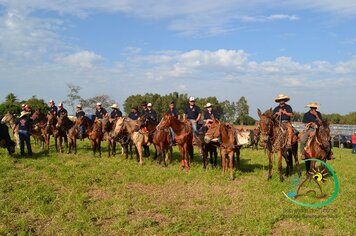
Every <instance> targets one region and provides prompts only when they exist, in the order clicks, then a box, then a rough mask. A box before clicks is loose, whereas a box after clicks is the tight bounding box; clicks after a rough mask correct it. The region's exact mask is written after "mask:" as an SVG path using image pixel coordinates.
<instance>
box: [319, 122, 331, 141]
mask: <svg viewBox="0 0 356 236" xmlns="http://www.w3.org/2000/svg"><path fill="white" fill-rule="evenodd" d="M318 136H319V138H320V139H321V142H322V144H323V146H328V145H330V140H331V135H330V127H329V124H328V123H327V122H325V121H323V123H322V125H321V126H319V128H318Z"/></svg>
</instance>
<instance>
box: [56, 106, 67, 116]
mask: <svg viewBox="0 0 356 236" xmlns="http://www.w3.org/2000/svg"><path fill="white" fill-rule="evenodd" d="M58 108H59V110H58V111H57V116H58V117H60V116H61V115H62V114H64V115H65V116H67V115H68V112H67V110H66V109H65V108H64V107H63V104H62V103H59V104H58Z"/></svg>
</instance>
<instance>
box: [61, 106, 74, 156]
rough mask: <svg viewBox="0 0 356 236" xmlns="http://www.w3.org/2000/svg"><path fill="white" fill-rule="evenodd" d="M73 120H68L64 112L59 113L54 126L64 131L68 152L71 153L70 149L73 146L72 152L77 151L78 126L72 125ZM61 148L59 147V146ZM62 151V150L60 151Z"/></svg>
mask: <svg viewBox="0 0 356 236" xmlns="http://www.w3.org/2000/svg"><path fill="white" fill-rule="evenodd" d="M74 124H75V122H74V121H72V120H70V119H69V118H68V116H67V115H66V114H63V113H62V114H61V115H60V116H59V117H58V119H57V124H56V128H57V129H58V130H61V131H62V132H63V131H64V132H65V135H66V137H67V140H69V142H68V141H67V142H68V153H71V149H72V148H74V153H75V154H76V153H77V140H76V139H77V137H76V136H77V134H78V128H77V127H74V126H75V125H74ZM60 148H61V147H60ZM61 152H62V151H61Z"/></svg>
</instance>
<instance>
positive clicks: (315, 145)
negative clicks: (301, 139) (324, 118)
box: [304, 122, 331, 173]
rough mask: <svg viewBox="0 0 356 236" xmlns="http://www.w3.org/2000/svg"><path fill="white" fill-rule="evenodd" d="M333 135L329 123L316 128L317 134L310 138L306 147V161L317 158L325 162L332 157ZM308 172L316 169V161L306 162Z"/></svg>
mask: <svg viewBox="0 0 356 236" xmlns="http://www.w3.org/2000/svg"><path fill="white" fill-rule="evenodd" d="M330 141H331V135H330V127H329V124H328V123H327V122H323V123H322V125H321V126H319V127H315V133H313V134H311V135H310V136H309V139H308V141H307V144H306V145H305V147H304V156H305V159H309V158H315V159H320V160H322V161H324V162H326V160H327V159H328V157H329V156H330V155H331V142H330ZM305 166H306V171H307V173H309V171H311V170H313V169H315V161H306V162H305Z"/></svg>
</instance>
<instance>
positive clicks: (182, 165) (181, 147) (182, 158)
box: [178, 145, 184, 170]
mask: <svg viewBox="0 0 356 236" xmlns="http://www.w3.org/2000/svg"><path fill="white" fill-rule="evenodd" d="M178 147H179V153H180V160H181V169H182V170H183V169H184V150H183V146H182V145H178Z"/></svg>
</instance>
